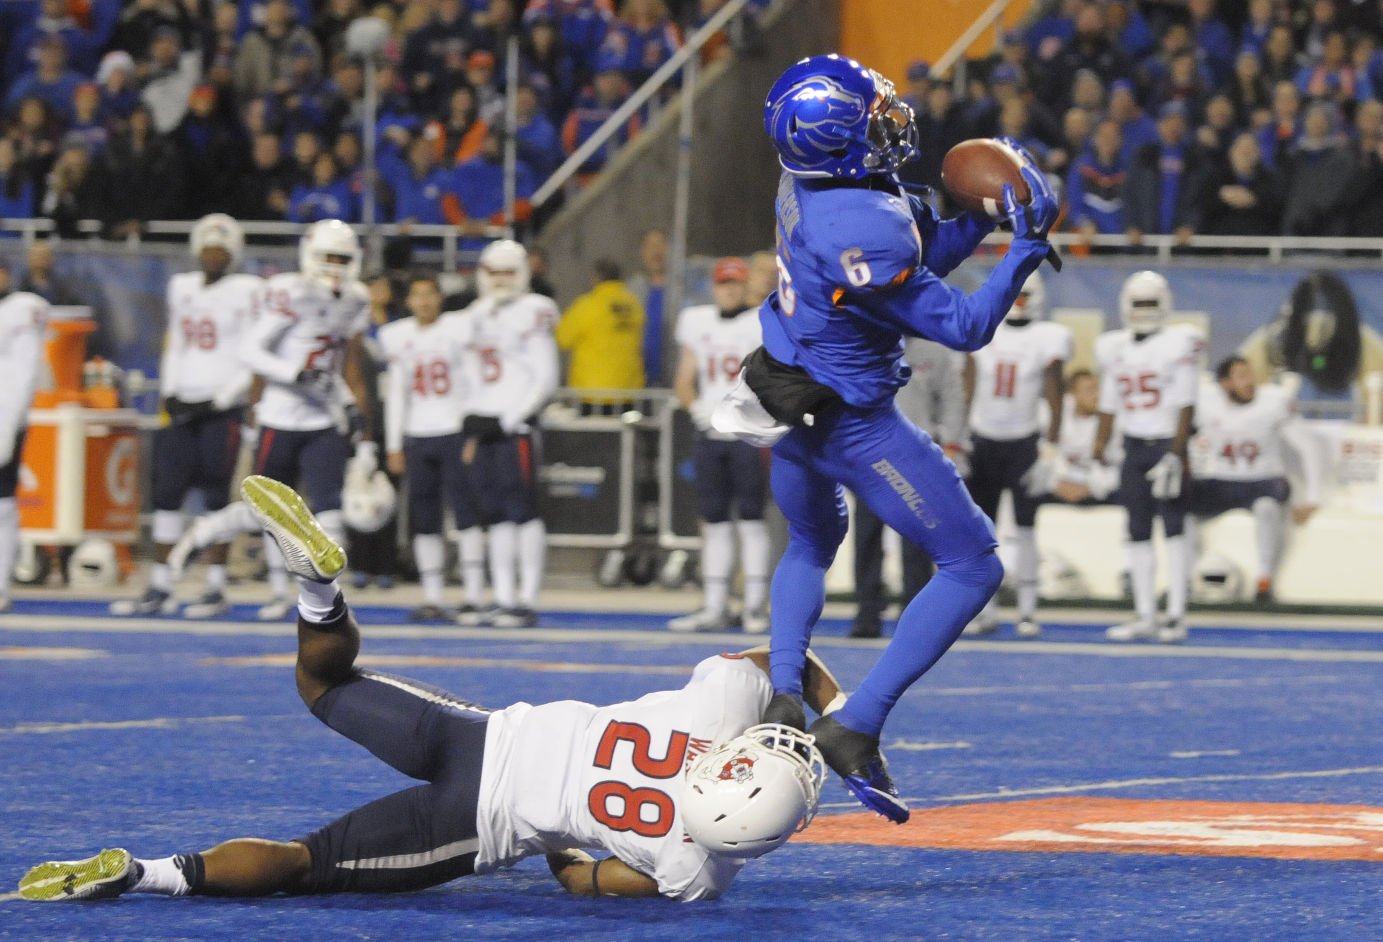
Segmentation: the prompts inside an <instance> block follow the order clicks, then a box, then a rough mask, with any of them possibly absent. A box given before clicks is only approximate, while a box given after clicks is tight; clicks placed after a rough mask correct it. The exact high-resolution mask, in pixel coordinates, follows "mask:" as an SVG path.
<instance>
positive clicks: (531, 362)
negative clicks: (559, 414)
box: [465, 293, 560, 433]
mask: <svg viewBox="0 0 1383 942" xmlns="http://www.w3.org/2000/svg"><path fill="white" fill-rule="evenodd" d="M465 314H466V316H467V317H469V318H471V334H470V340H469V346H470V353H471V366H470V369H471V374H472V375H471V383H470V389H471V401H470V406H469V408H468V410H467V411H469V412H471V413H472V414H475V415H489V416H495V417H496V418H498V419H499V420H500V424H501V425H502V426H503V427H504V429H505V431H507V432H511V433H512V432H515V431H520V430H522V429H523V427H524V423H525V422H526V421H527V420H528V419H529V418H530V417H531V416H533V415H534V414H535V413H537V412H538V411H540V410H541V409H542V408H543V406H545V405H547V401H548V400H549V399H551V398H552V393H553V392H554V391H555V390H556V389H557V383H558V361H557V341H556V340H555V339H554V338H553V336H552V329H553V327H555V326H556V324H557V318H558V316H559V314H560V312H559V311H558V310H557V305H556V304H555V303H553V301H552V299H551V298H548V297H544V296H543V295H541V294H532V293H530V294H521V295H519V296H518V297H516V298H513V299H510V300H504V301H500V300H497V299H495V298H481V299H480V300H478V301H476V302H475V303H473V304H472V305H471V306H470V307H468V308H466V310H465Z"/></svg>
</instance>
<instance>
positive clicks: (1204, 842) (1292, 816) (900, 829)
mask: <svg viewBox="0 0 1383 942" xmlns="http://www.w3.org/2000/svg"><path fill="white" fill-rule="evenodd" d="M796 840H798V841H802V842H804V843H808V844H872V845H876V846H880V847H934V848H955V849H960V850H986V851H1037V852H1040V853H1070V852H1087V853H1106V854H1108V853H1114V854H1194V855H1201V856H1210V857H1270V858H1275V859H1281V860H1383V808H1371V807H1367V806H1364V805H1311V804H1269V803H1258V802H1235V801H1166V800H1137V799H1127V798H1044V799H1039V800H1036V801H1014V802H991V803H986V804H975V805H958V806H954V807H948V808H926V809H922V810H920V811H913V813H912V820H911V821H909V822H908V823H907V824H904V825H902V826H898V825H894V824H890V823H888V822H887V821H884V820H882V819H881V818H879V817H878V816H876V815H873V814H869V813H867V812H866V813H860V814H843V815H832V816H830V817H823V818H817V819H816V820H815V821H813V822H812V825H811V827H809V828H808V829H807V830H806V831H804V832H803V833H802V834H801V835H799V836H798V837H797V838H796Z"/></svg>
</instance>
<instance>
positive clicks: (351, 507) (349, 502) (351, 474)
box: [341, 461, 398, 533]
mask: <svg viewBox="0 0 1383 942" xmlns="http://www.w3.org/2000/svg"><path fill="white" fill-rule="evenodd" d="M397 506H398V493H397V492H396V491H395V490H394V485H393V484H392V483H391V482H390V480H389V475H387V474H385V473H384V472H383V471H381V470H379V469H378V468H375V469H374V470H370V469H369V466H368V465H363V466H362V465H360V464H358V463H357V462H355V461H352V462H351V464H350V465H348V466H347V468H346V483H345V485H344V486H343V487H342V488H341V519H342V520H344V521H345V522H346V526H348V527H350V528H351V529H352V530H355V531H356V532H357V533H375V532H377V531H379V530H382V529H383V528H384V525H385V524H386V523H388V522H389V521H390V520H391V519H392V518H393V516H394V510H395V509H396V508H397Z"/></svg>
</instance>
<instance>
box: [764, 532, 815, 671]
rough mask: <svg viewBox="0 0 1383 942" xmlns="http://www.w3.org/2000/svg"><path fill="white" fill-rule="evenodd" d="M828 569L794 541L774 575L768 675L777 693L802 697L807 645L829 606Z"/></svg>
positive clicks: (813, 553)
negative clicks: (827, 592) (826, 606)
mask: <svg viewBox="0 0 1383 942" xmlns="http://www.w3.org/2000/svg"><path fill="white" fill-rule="evenodd" d="M826 569H827V566H826V565H822V563H821V561H820V553H818V552H815V551H813V550H812V549H811V548H809V547H807V546H805V545H804V544H802V543H798V542H796V541H792V542H789V543H788V548H787V551H786V552H785V553H783V558H782V560H781V561H780V562H779V563H778V568H777V569H776V570H774V572H773V588H772V595H771V598H772V605H773V628H772V632H773V633H772V635H771V636H770V644H769V659H768V668H769V671H768V673H769V676H770V677H771V678H772V680H773V692H774V693H791V694H795V695H796V696H799V697H800V696H802V671H803V670H804V669H805V668H806V666H807V645H808V643H809V642H810V641H811V637H812V629H814V628H815V627H816V623H817V621H818V620H819V619H820V618H821V609H822V608H824V607H825V605H826Z"/></svg>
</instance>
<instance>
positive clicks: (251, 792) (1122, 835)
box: [0, 602, 1383, 940]
mask: <svg viewBox="0 0 1383 942" xmlns="http://www.w3.org/2000/svg"><path fill="white" fill-rule="evenodd" d="M96 612H97V609H96V607H95V606H94V605H81V604H72V605H60V604H58V603H40V602H29V603H21V604H20V605H19V606H18V608H17V611H16V613H15V614H14V615H11V616H7V617H5V618H0V688H2V689H3V690H4V691H5V694H4V696H3V697H2V698H0V769H3V773H0V821H3V830H2V831H0V833H3V836H4V838H5V839H4V840H3V842H0V883H3V884H6V885H7V886H0V893H2V892H4V891H5V890H6V889H7V888H8V887H12V886H13V882H14V881H15V880H17V879H18V877H19V875H20V874H21V873H22V872H23V871H24V869H25V868H26V867H27V866H28V865H30V864H32V863H36V862H39V861H41V860H44V859H53V858H62V857H75V856H84V855H87V854H90V853H93V852H95V851H96V850H98V849H100V848H101V847H103V846H124V847H128V848H129V849H130V850H131V851H132V852H134V853H135V854H137V855H143V856H162V855H166V854H169V853H173V852H177V851H185V850H195V849H201V848H203V847H206V846H210V845H211V844H214V843H216V842H218V841H220V840H223V839H225V838H228V837H233V836H243V835H256V836H266V837H276V838H287V837H294V836H297V835H300V834H303V833H305V832H307V831H309V830H311V829H313V828H314V827H316V826H318V825H319V824H320V823H322V822H324V821H325V820H327V819H329V818H330V817H332V816H334V815H336V814H338V813H340V812H342V811H345V810H347V809H349V808H351V807H353V806H355V805H357V804H360V803H363V802H365V801H366V800H369V799H371V798H374V797H377V796H379V795H381V794H384V793H386V792H389V791H392V790H395V789H397V788H400V787H403V786H404V785H406V784H407V780H405V779H403V778H402V777H401V776H399V775H398V774H397V773H395V772H393V771H391V770H390V769H388V768H386V767H385V766H383V765H382V764H380V763H378V762H377V761H376V760H374V759H372V758H371V757H370V756H369V755H368V754H366V753H365V752H364V751H363V750H361V749H360V748H359V747H357V746H355V745H353V744H352V743H349V742H347V741H345V740H343V739H341V738H339V737H337V736H335V735H334V734H332V733H331V732H329V731H328V730H326V729H325V728H324V727H322V726H321V725H319V724H318V723H317V721H316V720H314V719H313V718H312V717H311V716H310V715H309V714H308V713H307V712H306V710H305V709H303V707H302V706H301V704H300V702H299V701H298V699H297V697H296V695H295V693H294V690H293V684H292V676H291V670H290V668H289V667H288V666H285V663H286V657H287V656H291V653H292V651H293V638H292V634H291V626H289V625H287V624H285V625H282V626H272V627H271V628H269V629H265V628H264V627H263V626H259V625H255V624H250V623H233V622H225V623H213V624H209V625H200V626H190V625H188V624H187V623H182V622H177V621H169V620H148V621H137V622H125V621H116V620H112V619H108V618H103V617H99V616H98V615H97V614H96ZM359 614H360V618H361V621H362V622H363V623H365V624H366V628H365V632H366V640H365V646H364V654H365V655H366V656H377V657H380V658H382V659H383V663H381V665H380V666H381V668H382V669H385V670H390V671H393V672H395V673H400V674H405V675H408V676H413V677H417V678H420V679H423V680H426V681H429V682H432V683H436V684H439V685H441V686H444V687H446V688H448V689H451V690H453V691H455V692H456V693H458V694H461V695H462V696H464V697H466V698H467V699H471V700H476V701H479V702H481V703H486V704H490V705H503V704H505V703H508V702H510V701H512V700H514V699H529V700H549V699H557V698H562V697H576V698H580V699H586V700H592V701H596V702H605V701H612V700H617V699H624V698H628V697H633V696H637V695H639V694H642V693H644V692H647V691H648V690H651V689H656V688H659V687H667V686H675V685H678V684H680V683H681V682H682V678H684V677H685V676H686V674H687V673H688V671H689V668H690V665H691V664H693V663H694V662H695V661H696V660H697V659H699V658H700V657H703V656H705V655H707V654H709V653H713V652H715V651H717V650H720V649H722V648H726V647H731V648H733V647H738V646H739V645H738V644H735V643H727V642H725V641H723V640H711V639H691V640H688V639H685V638H682V637H676V636H670V635H668V634H667V633H666V632H663V631H661V630H657V629H658V627H659V626H660V624H661V619H659V618H654V617H651V616H650V617H639V616H627V615H623V616H614V615H610V616H600V615H572V616H552V617H550V618H548V619H547V621H546V622H545V627H551V628H556V629H559V630H557V631H551V632H549V631H539V632H512V633H509V634H507V635H506V634H504V633H502V632H466V631H461V630H445V631H441V630H438V631H430V630H428V629H417V628H412V627H404V626H403V625H402V624H400V623H401V621H402V618H401V616H400V614H399V613H398V612H392V611H386V610H378V611H376V610H370V609H366V610H363V611H361V612H360V613H359ZM54 616H61V617H54ZM385 622H392V623H393V624H392V625H388V624H382V623H385ZM370 623H375V624H380V627H378V628H377V629H376V630H371V629H370V628H369V624H370ZM189 628H192V629H194V630H195V632H197V633H190V632H189V631H188V630H187V629H189ZM841 631H842V627H841V626H840V625H836V624H826V625H824V626H823V628H822V631H821V635H820V637H821V644H820V645H819V648H818V650H819V651H820V652H821V654H822V655H823V657H824V658H825V659H826V661H827V663H828V664H830V665H831V666H832V667H833V668H834V669H835V671H836V673H837V674H838V675H839V676H840V678H841V680H842V682H843V683H844V684H845V686H846V687H847V688H849V687H850V686H852V685H853V684H855V683H856V682H858V680H859V679H860V677H862V676H863V673H864V672H865V670H867V668H868V666H869V665H870V664H871V663H872V662H873V660H874V658H875V657H876V656H877V654H878V650H879V649H878V648H877V647H870V646H865V645H862V644H856V643H850V642H847V641H845V640H844V639H841V638H840V637H839V635H840V633H841ZM429 662H430V663H429ZM1380 690H1383V634H1371V633H1343V632H1342V633H1333V632H1319V631H1318V632H1291V631H1281V630H1272V631H1270V630H1266V629H1264V630H1261V631H1255V630H1237V629H1236V630H1229V629H1225V630H1200V631H1193V640H1192V643H1191V644H1189V645H1187V646H1185V647H1183V648H1178V649H1172V650H1168V649H1160V648H1155V647H1140V648H1137V649H1133V648H1128V647H1120V646H1114V645H1109V644H1106V643H1104V642H1103V641H1102V640H1100V633H1099V632H1097V631H1095V630H1093V629H1091V628H1086V627H1074V626H1070V627H1062V626H1054V627H1052V628H1051V629H1049V631H1048V633H1047V635H1046V636H1045V637H1044V640H1043V641H1042V642H1041V643H1037V644H1031V643H1028V644H1022V643H1018V642H1012V641H1004V640H1003V639H1002V638H1001V639H1000V640H999V641H997V642H963V643H962V644H960V645H958V646H957V647H956V648H955V649H954V650H953V651H952V652H950V653H949V654H948V655H947V656H946V657H945V658H943V659H942V661H941V662H940V664H939V665H938V666H937V667H936V668H935V669H934V670H933V671H932V672H931V673H930V674H929V675H928V676H927V677H926V678H925V679H924V680H923V681H922V682H921V683H920V684H919V685H918V686H917V687H916V688H915V689H914V690H913V691H912V692H911V693H910V694H909V695H908V696H906V697H905V698H904V699H903V701H902V702H901V703H900V705H899V707H898V709H897V711H896V712H895V713H894V716H893V718H892V719H891V721H890V726H889V728H888V730H887V734H886V736H885V744H886V746H887V747H888V751H889V755H890V759H891V761H892V764H893V768H894V772H895V776H896V777H897V779H898V780H899V782H900V785H901V786H902V787H903V788H904V791H905V793H906V794H907V795H908V796H909V797H910V798H911V800H912V803H913V806H914V808H916V809H919V811H920V812H921V813H919V814H918V815H917V816H916V817H915V818H914V821H913V822H912V823H910V824H909V825H906V826H904V827H903V828H892V829H886V828H883V827H881V826H872V825H868V826H865V827H864V828H863V829H861V831H860V832H859V837H858V840H859V841H863V843H861V842H852V843H838V844H806V843H803V844H793V845H789V846H788V847H787V848H785V849H783V850H782V851H779V852H778V853H775V854H773V855H771V856H769V857H767V858H764V859H763V860H761V861H758V862H756V863H752V864H751V865H750V866H749V867H747V868H746V870H745V872H744V874H743V875H742V876H741V878H740V880H739V881H738V882H737V883H736V884H735V886H734V887H733V888H732V890H731V891H730V893H729V894H728V895H727V896H726V897H725V898H724V899H723V900H721V901H719V902H715V903H709V904H691V905H677V904H672V903H667V902H664V901H660V900H644V901H620V900H600V901H583V900H576V899H571V898H568V897H566V896H565V894H563V893H562V891H561V889H560V888H559V887H558V886H557V885H556V883H555V882H554V881H553V880H552V879H551V878H550V877H549V875H548V873H547V869H546V867H545V866H544V865H543V863H542V862H541V861H529V862H526V863H525V864H523V865H521V866H520V867H519V868H517V869H516V870H514V871H512V872H510V873H504V874H497V875H493V876H489V877H481V878H473V879H468V880H462V881H458V882H456V883H453V884H450V885H448V886H444V887H439V888H436V889H433V890H431V891H427V892H423V893H416V894H407V895H400V896H390V897H362V896H356V897H330V898H324V897H318V898H297V899H287V898H276V899H265V900H254V901H226V900H207V899H195V898H194V899H181V900H170V899H163V898H156V897H147V896H137V897H126V898H124V899H121V900H118V901H114V902H109V903H98V904H88V905H71V906H63V905H49V906H40V905H35V904H25V903H21V902H18V901H13V900H5V901H3V902H0V938H5V939H24V940H47V939H112V940H114V939H130V940H142V939H210V938H234V939H300V938H301V939H386V940H387V939H408V940H427V939H439V940H440V939H457V938H466V937H472V938H475V937H479V938H483V939H487V940H488V939H510V938H513V939H529V938H545V939H568V938H608V939H649V938H671V937H673V935H674V933H676V934H679V935H683V936H684V935H685V934H686V933H687V932H691V933H694V934H695V935H696V936H697V937H700V936H702V935H703V934H706V935H709V934H711V933H716V934H718V935H722V936H727V935H728V936H733V937H736V938H743V937H746V936H751V935H752V936H768V937H774V938H822V937H825V938H832V937H837V938H838V937H845V938H872V939H879V940H882V939H912V938H925V939H1004V940H1008V939H1173V938H1175V939H1183V938H1218V939H1369V938H1383V919H1381V918H1380V917H1383V901H1380V891H1383V859H1380V858H1383V788H1380V786H1383V748H1380V736H1379V730H1380V728H1383V697H1380V696H1379V691H1380ZM67 724H70V725H67ZM1053 799H1063V800H1065V801H1064V802H1057V803H1056V804H1057V805H1058V806H1060V807H1062V808H1065V807H1068V806H1069V807H1073V808H1075V811H1074V812H1073V814H1074V815H1075V817H1074V818H1073V819H1072V822H1074V823H1072V822H1068V823H1067V824H1066V825H1063V826H1061V827H1056V829H1055V832H1053V827H1054V826H1053V825H1052V824H1051V822H1050V821H1045V822H1043V821H1038V820H1037V819H1036V818H1034V817H1033V815H1034V814H1039V813H1043V809H1048V808H1051V807H1053V803H1052V800H1053ZM1096 799H1098V800H1100V801H1107V800H1109V799H1118V800H1122V801H1121V802H1120V803H1118V804H1117V807H1118V808H1119V809H1120V811H1119V813H1118V814H1116V815H1115V817H1119V816H1120V815H1122V816H1123V818H1127V819H1128V820H1127V821H1125V820H1123V818H1120V823H1116V824H1114V825H1110V824H1108V822H1107V821H1106V822H1105V824H1104V825H1101V826H1099V827H1093V828H1092V827H1091V826H1090V825H1089V823H1088V821H1086V818H1089V815H1090V814H1091V813H1092V812H1090V811H1089V808H1090V807H1093V806H1089V805H1087V804H1083V802H1088V801H1091V800H1096ZM1149 800H1162V802H1163V803H1162V804H1156V805H1153V804H1149V803H1148V802H1149ZM1204 801H1212V802H1221V803H1224V804H1222V805H1217V806H1215V808H1216V809H1217V810H1215V811H1214V814H1213V815H1212V817H1213V818H1214V820H1210V819H1208V818H1207V817H1206V812H1205V807H1203V806H1193V805H1183V804H1176V802H1183V803H1184V802H1204ZM823 802H824V807H823V812H822V814H823V817H822V819H820V822H821V823H820V824H819V825H814V826H813V829H812V830H809V831H808V832H807V834H805V835H803V836H804V837H807V836H810V835H812V834H813V832H814V831H817V830H818V828H820V829H821V832H822V833H827V829H828V828H829V827H830V826H831V824H832V817H833V816H836V815H841V814H849V813H852V812H853V811H854V810H855V807H856V806H854V805H853V804H852V803H851V802H850V801H849V799H848V796H847V795H846V794H845V792H844V791H843V789H841V788H840V787H839V786H838V785H837V784H835V783H834V782H828V785H827V790H826V793H825V795H824V796H823ZM1259 803H1279V804H1281V803H1287V804H1291V805H1298V806H1315V807H1308V808H1300V807H1299V808H1295V809H1283V808H1281V807H1278V808H1276V809H1273V811H1272V813H1271V814H1267V815H1264V814H1262V813H1260V812H1261V811H1262V809H1261V808H1260V807H1258V805H1259ZM1341 805H1350V806H1367V807H1365V808H1359V807H1355V808H1350V809H1343V810H1342V809H1332V808H1331V807H1329V806H1341ZM1125 808H1127V809H1128V813H1127V814H1124V811H1123V809H1125ZM1149 808H1151V809H1153V811H1152V812H1149V810H1148V809H1149ZM927 809H932V810H927ZM1370 809H1371V810H1370ZM956 811H960V812H965V813H970V812H975V813H978V814H979V815H980V817H983V818H985V819H986V820H989V821H992V822H998V827H999V831H1000V832H1004V836H1003V837H1002V838H997V839H991V838H992V837H993V835H991V836H990V837H984V836H983V835H981V836H980V837H978V838H977V837H975V836H974V835H973V834H971V835H970V836H968V837H967V836H966V835H965V834H961V833H960V832H958V831H956V830H955V828H956V827H957V825H956V824H955V823H954V821H952V820H951V819H950V818H948V817H945V816H946V815H949V814H951V813H953V812H956ZM929 815H936V817H929ZM1081 815H1086V818H1082V817H1081ZM1106 817H1107V816H1106ZM842 820H844V819H842ZM1091 820H1093V819H1091ZM1130 821H1132V822H1133V824H1130V823H1129V822H1130ZM1188 821H1189V822H1190V823H1189V824H1188ZM1081 822H1086V823H1081ZM836 823H839V822H836ZM1188 828H1189V830H1188ZM1169 829H1170V830H1169ZM1039 831H1040V832H1041V833H1042V834H1045V835H1047V836H1046V837H1045V838H1043V839H1042V840H1043V841H1046V843H1042V842H1041V841H1039V843H1038V844H1037V845H1034V849H1024V850H1007V849H1003V848H1006V847H1007V846H1017V845H1018V844H1020V843H1022V841H1019V840H1017V839H1016V838H1014V836H1013V835H1014V834H1016V833H1019V832H1021V833H1022V834H1035V833H1038V832H1039ZM996 833H997V832H996ZM1169 833H1170V834H1171V835H1172V836H1171V837H1167V836H1166V835H1168V834H1169ZM957 834H959V836H956V835H957ZM1156 835H1162V837H1157V836H1156ZM847 839H850V840H854V838H849V837H848V836H847ZM900 841H905V842H911V843H914V844H919V845H934V846H896V845H897V844H898V843H899V842H900ZM976 841H979V844H978V845H977V844H976V843H975V842H976ZM1005 842H1008V843H1007V844H1006V843H1005ZM1092 847H1093V848H1095V849H1097V850H1099V851H1104V850H1105V849H1106V848H1114V849H1117V850H1118V851H1119V852H1118V853H1109V852H1091V850H1090V849H1089V848H1092ZM1129 851H1136V852H1129ZM1171 851H1175V853H1173V852H1171ZM1210 853H1220V854H1229V855H1227V856H1208V855H1207V854H1210ZM1313 855H1314V856H1326V857H1330V856H1331V855H1334V858H1335V859H1295V858H1298V857H1302V856H1306V857H1311V856H1313Z"/></svg>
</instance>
